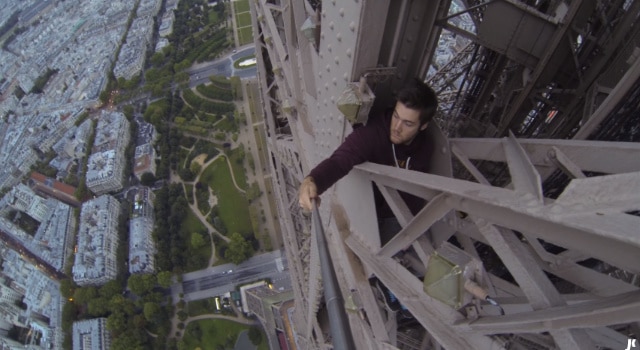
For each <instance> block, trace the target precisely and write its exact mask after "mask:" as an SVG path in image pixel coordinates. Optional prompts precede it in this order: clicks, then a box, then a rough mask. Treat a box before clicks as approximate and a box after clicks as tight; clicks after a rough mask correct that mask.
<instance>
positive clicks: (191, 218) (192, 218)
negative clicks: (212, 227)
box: [182, 208, 207, 234]
mask: <svg viewBox="0 0 640 350" xmlns="http://www.w3.org/2000/svg"><path fill="white" fill-rule="evenodd" d="M182 230H184V231H185V232H187V233H189V234H190V233H191V232H200V233H207V228H206V227H205V226H204V225H203V224H202V222H200V219H198V217H197V216H196V215H195V214H194V213H193V211H191V208H189V210H188V211H187V216H186V217H185V218H184V220H183V221H182Z"/></svg>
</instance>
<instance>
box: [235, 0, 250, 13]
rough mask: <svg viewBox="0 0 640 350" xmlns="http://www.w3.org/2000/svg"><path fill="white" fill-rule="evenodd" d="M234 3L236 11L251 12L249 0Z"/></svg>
mask: <svg viewBox="0 0 640 350" xmlns="http://www.w3.org/2000/svg"><path fill="white" fill-rule="evenodd" d="M232 4H233V7H235V9H236V13H242V12H249V0H238V1H234V2H232Z"/></svg>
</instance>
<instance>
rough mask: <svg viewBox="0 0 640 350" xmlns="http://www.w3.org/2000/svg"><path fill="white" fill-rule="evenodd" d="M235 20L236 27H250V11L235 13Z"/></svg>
mask: <svg viewBox="0 0 640 350" xmlns="http://www.w3.org/2000/svg"><path fill="white" fill-rule="evenodd" d="M236 21H237V23H238V28H245V27H249V28H251V13H249V12H243V13H236Z"/></svg>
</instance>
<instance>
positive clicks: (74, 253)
mask: <svg viewBox="0 0 640 350" xmlns="http://www.w3.org/2000/svg"><path fill="white" fill-rule="evenodd" d="M1 3H2V5H1V7H2V11H0V42H1V44H2V49H1V50H0V77H1V80H0V115H1V117H2V119H1V121H0V238H1V242H0V263H1V272H0V314H1V315H2V317H0V348H2V349H123V350H124V349H196V348H202V349H233V348H234V347H235V348H237V349H252V348H255V349H268V348H269V346H268V345H267V344H268V339H267V336H266V335H265V334H264V332H263V331H262V327H261V326H260V322H259V320H258V319H257V317H256V316H255V315H253V314H252V312H251V311H250V310H249V308H248V304H249V303H250V300H249V299H250V298H251V297H252V295H265V294H269V295H275V296H276V297H277V296H278V295H284V297H277V298H280V299H282V300H289V299H291V295H290V290H291V287H290V280H289V277H288V273H287V269H288V268H287V261H286V258H285V257H284V255H283V254H282V253H281V248H282V242H281V238H280V237H278V236H277V232H278V225H279V223H278V220H277V216H276V214H275V212H274V205H275V204H274V202H273V199H272V196H271V192H272V188H271V184H270V180H268V181H266V182H265V180H264V179H269V174H268V172H269V166H268V164H267V163H266V162H267V158H266V153H265V152H266V150H265V149H266V145H265V143H264V142H265V141H264V138H265V135H264V127H263V125H262V124H263V122H262V121H261V120H259V118H260V115H259V114H257V113H255V112H254V109H255V108H256V107H257V105H254V103H258V99H257V96H255V89H256V86H255V84H256V83H255V79H256V67H255V55H254V51H255V50H254V45H253V35H252V29H251V22H250V18H251V17H250V14H249V3H248V0H243V1H236V2H233V3H230V2H222V1H217V2H211V3H208V2H207V1H202V0H182V1H178V0H136V1H129V0H115V1H98V0H91V1H78V0H27V1H25V0H3V1H1ZM247 290H253V294H252V293H249V292H246V291H247Z"/></svg>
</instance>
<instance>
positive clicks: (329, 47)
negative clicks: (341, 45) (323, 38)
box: [327, 44, 331, 52]
mask: <svg viewBox="0 0 640 350" xmlns="http://www.w3.org/2000/svg"><path fill="white" fill-rule="evenodd" d="M327 51H329V52H331V44H328V45H327Z"/></svg>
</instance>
